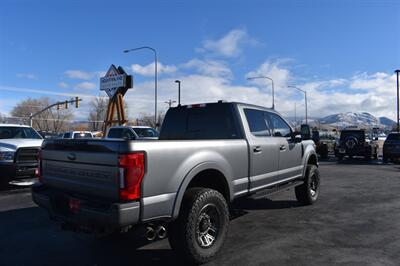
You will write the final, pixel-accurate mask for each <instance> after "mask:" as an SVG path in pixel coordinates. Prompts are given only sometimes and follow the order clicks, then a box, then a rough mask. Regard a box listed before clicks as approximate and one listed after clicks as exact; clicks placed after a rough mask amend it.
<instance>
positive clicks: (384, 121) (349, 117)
mask: <svg viewBox="0 0 400 266" xmlns="http://www.w3.org/2000/svg"><path fill="white" fill-rule="evenodd" d="M288 120H289V121H291V122H294V120H295V119H294V118H293V117H289V118H288ZM308 120H309V121H308V122H309V124H310V125H311V126H322V125H324V126H330V127H336V128H337V127H338V128H344V127H349V126H358V127H363V128H372V127H380V128H391V127H393V125H394V124H395V123H396V122H395V121H393V120H391V119H390V118H387V117H384V116H383V117H376V116H373V115H372V114H370V113H367V112H346V113H338V114H332V115H328V116H325V117H322V118H309V119H308ZM304 122H305V121H304V120H303V121H302V123H304ZM297 123H299V120H297Z"/></svg>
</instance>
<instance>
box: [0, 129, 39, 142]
mask: <svg viewBox="0 0 400 266" xmlns="http://www.w3.org/2000/svg"><path fill="white" fill-rule="evenodd" d="M0 139H42V137H41V136H40V135H39V134H38V133H37V132H36V131H35V130H33V129H32V128H30V127H0Z"/></svg>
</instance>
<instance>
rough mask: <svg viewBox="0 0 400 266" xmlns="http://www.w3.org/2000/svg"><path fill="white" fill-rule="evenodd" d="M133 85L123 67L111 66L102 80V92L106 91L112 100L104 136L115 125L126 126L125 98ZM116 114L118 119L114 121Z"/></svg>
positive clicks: (109, 104)
mask: <svg viewBox="0 0 400 266" xmlns="http://www.w3.org/2000/svg"><path fill="white" fill-rule="evenodd" d="M132 83H133V82H132V76H130V75H128V74H126V72H125V70H124V69H123V68H122V67H120V66H119V67H118V68H117V67H115V65H111V66H110V68H109V69H108V71H107V73H106V75H105V76H104V77H102V78H100V90H104V91H105V92H106V93H107V95H108V97H109V98H110V101H109V102H108V107H107V114H106V118H105V120H104V125H103V132H104V134H106V131H107V128H108V127H110V126H112V125H113V124H118V125H124V124H125V123H126V122H127V120H126V118H125V108H124V100H123V97H124V95H125V93H126V92H127V90H128V89H130V88H132ZM115 113H117V119H114V116H115Z"/></svg>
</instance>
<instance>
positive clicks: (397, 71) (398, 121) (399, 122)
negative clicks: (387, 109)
mask: <svg viewBox="0 0 400 266" xmlns="http://www.w3.org/2000/svg"><path fill="white" fill-rule="evenodd" d="M394 72H395V73H396V75H397V110H396V111H397V132H400V117H399V111H400V109H399V73H400V69H397V70H396V71H394Z"/></svg>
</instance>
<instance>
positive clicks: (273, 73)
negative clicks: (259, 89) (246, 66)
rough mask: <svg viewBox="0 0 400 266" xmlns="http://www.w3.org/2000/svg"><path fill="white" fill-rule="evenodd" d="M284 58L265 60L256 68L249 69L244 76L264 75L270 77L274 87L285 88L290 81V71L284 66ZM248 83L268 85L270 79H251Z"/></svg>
mask: <svg viewBox="0 0 400 266" xmlns="http://www.w3.org/2000/svg"><path fill="white" fill-rule="evenodd" d="M285 62H286V60H285V61H282V60H275V61H271V60H267V61H265V62H264V63H263V64H261V66H259V67H258V68H257V69H255V70H253V71H250V72H249V73H247V74H246V78H251V77H261V76H266V77H269V78H272V79H273V81H274V85H275V88H278V87H280V88H286V87H287V86H288V83H289V82H290V81H291V73H290V71H289V69H288V68H287V67H285V66H284V64H285ZM250 83H252V84H256V85H258V86H264V87H265V86H266V85H267V86H270V81H269V80H265V79H252V80H250Z"/></svg>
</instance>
